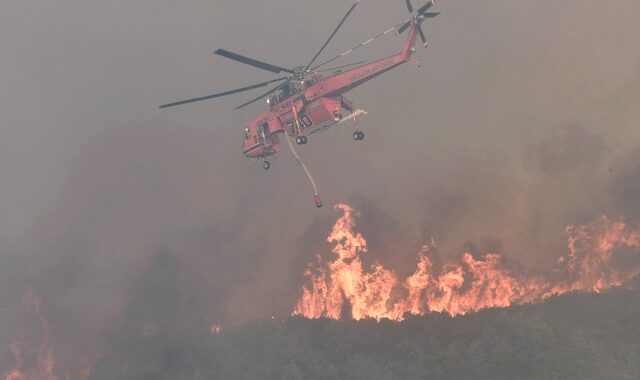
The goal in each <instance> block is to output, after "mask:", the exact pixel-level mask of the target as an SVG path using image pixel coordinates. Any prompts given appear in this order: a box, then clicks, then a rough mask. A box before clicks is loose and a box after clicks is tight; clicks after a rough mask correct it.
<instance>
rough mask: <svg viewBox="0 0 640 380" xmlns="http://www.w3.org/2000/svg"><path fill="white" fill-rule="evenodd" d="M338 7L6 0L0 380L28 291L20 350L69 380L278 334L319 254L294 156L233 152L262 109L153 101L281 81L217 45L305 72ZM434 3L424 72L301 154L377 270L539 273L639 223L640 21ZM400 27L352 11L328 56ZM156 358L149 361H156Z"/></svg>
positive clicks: (392, 8)
mask: <svg viewBox="0 0 640 380" xmlns="http://www.w3.org/2000/svg"><path fill="white" fill-rule="evenodd" d="M347 3H348V2H344V1H338V0H331V1H324V2H297V1H289V0H281V1H275V2H268V3H263V2H255V4H245V3H244V2H233V3H231V2H227V1H214V2H201V3H200V2H197V3H193V4H184V5H181V6H180V7H177V6H176V5H175V4H174V2H169V1H157V2H154V4H153V5H149V4H145V5H143V4H121V3H120V2H118V3H117V4H116V3H114V2H102V3H99V4H91V5H89V4H88V3H87V4H85V3H83V2H79V1H77V0H66V1H62V2H56V4H53V3H49V2H44V1H39V2H31V3H28V4H27V3H21V2H4V3H3V4H2V5H0V41H1V42H2V45H3V46H6V49H5V53H4V56H3V60H1V62H0V67H1V68H2V69H3V70H0V72H1V73H2V74H0V75H2V79H3V83H5V84H4V88H5V89H10V90H8V91H3V92H2V93H0V115H2V116H0V117H1V118H2V119H1V120H2V123H0V133H1V137H0V180H1V181H2V193H1V194H0V260H1V264H0V307H1V309H0V310H1V311H2V312H1V313H0V348H1V349H3V350H4V351H3V353H2V355H1V357H0V374H4V373H5V371H9V370H10V369H11V368H14V367H15V364H16V363H15V361H16V358H15V355H14V354H13V353H12V351H11V348H10V347H11V345H12V342H13V341H14V340H15V338H16V337H20V334H21V331H22V330H24V329H25V325H24V323H23V321H22V320H23V319H24V318H22V317H21V315H23V314H24V313H27V314H28V315H31V317H29V318H36V319H37V317H34V316H33V307H32V306H29V305H32V303H31V304H29V303H27V306H25V297H28V296H27V295H31V294H32V295H33V296H34V297H37V299H38V300H39V302H41V306H39V307H40V309H38V310H41V311H42V313H43V315H46V318H47V321H48V322H47V323H48V324H49V331H48V332H47V337H46V338H44V337H43V335H42V334H39V335H38V336H31V335H30V334H23V335H22V338H23V339H22V342H23V343H21V344H24V345H29V344H41V343H42V342H43V341H44V340H46V343H47V346H48V347H50V349H51V350H52V352H53V354H54V355H55V359H56V364H55V365H56V367H55V371H56V373H57V374H58V376H59V377H62V378H63V376H64V374H65V373H70V374H73V376H75V377H79V376H80V375H77V374H78V373H80V372H82V367H83V366H84V365H85V364H81V363H79V361H80V362H83V363H98V362H100V363H101V364H96V365H101V366H106V367H108V366H109V365H110V363H111V361H110V360H113V362H118V363H119V361H118V360H115V359H113V358H114V356H117V355H123V356H126V355H127V353H126V351H124V347H127V348H130V349H132V350H135V349H136V348H135V342H136V339H137V338H139V337H143V336H158V337H159V338H158V339H159V341H160V340H161V341H162V344H160V343H159V344H158V347H165V346H163V345H164V344H166V345H167V346H166V347H170V348H171V352H173V351H172V350H175V352H176V353H177V352H179V351H180V346H179V344H177V343H176V345H173V346H172V342H176V341H179V340H180V339H186V338H184V337H188V336H189V334H199V333H201V332H203V331H204V332H207V331H209V329H210V327H211V326H212V325H216V324H219V325H221V326H223V329H224V328H225V327H226V326H236V325H239V324H242V323H244V322H246V321H249V320H254V319H264V318H269V317H271V316H280V317H284V316H287V315H289V313H290V312H291V309H292V307H293V306H294V305H295V303H296V300H297V299H298V297H299V295H300V294H299V290H300V286H301V284H302V283H303V280H304V278H303V276H302V274H303V273H304V270H305V266H306V264H307V263H308V262H310V261H312V260H314V258H315V255H316V254H321V255H329V254H330V253H329V247H328V245H327V244H326V243H325V238H326V235H327V234H328V232H329V231H330V229H331V226H332V224H333V223H334V222H335V218H336V216H335V214H334V213H333V211H332V210H331V208H330V207H327V208H326V209H324V210H321V211H316V210H315V209H314V208H313V204H312V202H311V199H310V194H309V191H308V189H307V187H306V186H307V185H306V182H305V180H304V176H303V175H302V173H301V172H300V171H299V170H298V168H297V167H296V165H295V162H293V160H292V159H291V158H290V157H289V156H287V155H284V154H283V155H281V157H279V158H278V159H276V160H274V167H273V168H272V170H271V171H270V172H269V173H266V172H264V171H263V170H262V169H261V168H260V167H259V165H256V164H255V163H253V162H250V161H248V160H246V159H244V158H243V157H242V155H241V154H240V152H239V131H240V129H241V128H242V126H243V125H244V124H245V123H246V122H248V121H249V120H250V119H251V117H253V116H254V114H257V112H259V111H260V107H259V106H255V107H254V108H250V109H249V110H248V111H247V112H246V113H233V112H232V111H231V109H232V108H233V106H235V105H237V104H238V103H241V102H242V100H243V99H245V98H242V97H236V98H230V99H223V100H220V101H218V102H212V103H209V104H199V105H194V106H188V107H184V108H181V109H176V110H175V111H170V112H166V111H158V110H157V105H158V104H161V103H163V102H165V101H168V100H173V99H174V98H175V99H178V98H183V97H190V96H199V95H204V94H207V93H213V92H216V91H218V90H224V89H227V88H234V87H238V86H241V85H244V84H246V83H251V82H254V81H260V80H266V79H271V77H268V73H262V72H260V71H258V70H254V69H252V68H249V67H243V66H242V65H236V64H233V63H231V62H228V61H223V60H222V59H220V58H215V57H213V56H212V55H211V52H212V51H213V50H214V49H215V48H218V47H220V48H228V49H230V50H237V51H238V52H240V53H245V54H248V55H251V56H255V57H256V58H259V59H264V60H266V61H269V62H273V63H274V64H281V65H284V66H287V65H289V66H294V65H298V64H304V63H305V62H304V61H306V60H307V59H309V58H310V57H311V56H312V55H313V53H314V51H315V49H317V48H319V45H320V44H321V43H322V41H323V40H324V39H325V38H326V36H327V33H329V32H330V30H331V29H332V28H333V27H334V25H335V23H336V22H337V20H338V19H339V17H340V13H341V12H342V11H343V10H346V9H347V8H348V4H347ZM438 7H439V10H440V11H442V12H443V14H442V15H441V16H439V17H438V18H437V19H435V20H433V21H432V22H431V23H429V24H427V25H425V29H426V30H427V33H428V34H429V36H430V40H431V46H430V47H429V49H427V50H422V49H421V48H420V49H418V52H417V54H416V57H417V59H418V60H419V61H420V64H421V66H422V67H421V68H420V69H418V68H416V67H415V66H413V65H407V66H405V67H402V68H400V69H398V70H394V71H391V72H390V73H388V74H386V75H384V76H382V77H381V78H379V79H377V80H376V81H372V82H370V83H368V84H367V85H365V87H362V88H361V89H357V90H355V91H353V92H352V93H349V94H348V96H349V97H350V98H352V99H354V100H355V101H356V105H357V106H359V107H362V108H364V109H366V110H368V111H369V112H370V114H369V116H367V118H365V119H364V120H363V124H364V129H365V131H366V132H367V139H366V140H365V141H364V142H363V143H358V144H356V143H354V142H352V141H351V140H350V132H351V131H350V130H346V129H345V130H332V131H329V132H327V133H325V134H322V135H320V136H318V137H317V138H314V140H313V141H312V142H311V144H310V145H309V146H308V147H305V149H304V151H303V152H302V154H303V155H304V156H305V158H306V160H307V161H308V163H309V165H310V167H311V169H312V170H314V174H315V175H316V177H317V179H318V180H319V184H320V191H321V194H322V195H323V197H324V200H325V202H326V203H327V204H331V203H338V202H342V201H348V202H349V203H350V204H352V205H354V206H355V207H357V208H358V209H359V210H360V211H361V214H362V219H361V221H360V224H359V226H360V229H361V230H362V232H363V234H364V235H365V236H368V237H369V250H370V254H369V256H370V257H371V258H375V260H379V261H380V262H381V263H382V264H384V265H385V266H388V267H391V268H394V269H395V270H396V271H397V272H398V275H399V276H401V277H402V278H406V277H407V276H408V275H410V274H411V273H412V271H413V270H414V269H415V253H416V252H417V251H418V250H419V249H420V247H421V246H422V245H423V244H425V243H428V242H429V241H430V240H431V238H435V239H437V241H438V247H439V250H440V252H444V253H448V254H450V255H452V257H446V255H445V257H442V259H443V260H450V259H451V260H453V259H457V258H459V257H458V256H459V255H460V254H461V253H462V252H469V253H471V254H484V253H486V252H501V253H502V252H504V253H505V254H508V260H512V261H513V262H516V263H518V265H520V266H522V267H524V269H525V270H533V271H537V272H545V271H551V270H552V269H553V268H554V265H555V259H556V258H557V257H558V256H560V255H562V254H564V253H565V251H566V249H567V248H566V232H565V227H566V226H567V225H581V224H585V223H589V222H591V221H593V220H596V219H597V218H599V217H600V216H602V215H608V216H609V217H610V218H611V220H626V221H627V222H628V223H629V224H631V225H637V223H638V221H640V128H638V125H639V123H640V108H638V107H637V105H638V104H639V103H640V50H639V49H638V47H637V41H636V40H637V38H636V36H638V35H639V34H640V25H639V24H638V23H637V20H636V16H635V15H637V14H638V13H639V12H640V3H638V2H636V1H632V0H621V1H618V2H615V3H612V4H609V5H608V7H607V6H603V4H602V3H601V2H597V1H594V0H588V1H582V0H572V1H564V2H556V1H546V0H545V1H539V2H533V3H527V2H524V3H523V2H506V1H492V2H455V1H442V2H439V4H438ZM288 14H297V15H301V16H300V18H299V19H296V20H299V21H296V20H292V19H291V18H290V17H289V16H286V15H288ZM151 15H153V17H151ZM309 15H312V17H307V16H309ZM303 16H304V17H303ZM404 17H406V10H405V8H404V4H403V2H401V1H398V2H397V4H396V2H388V1H382V0H375V1H374V0H370V1H367V2H363V3H362V4H361V6H360V7H359V9H358V11H357V12H356V13H354V15H353V18H352V19H350V20H349V22H348V23H347V24H346V25H345V28H344V29H343V30H342V31H341V32H340V34H339V38H337V39H336V41H335V43H332V45H331V46H330V47H329V50H331V54H332V53H337V52H340V51H342V50H343V49H344V48H347V47H350V46H352V45H353V44H354V43H357V42H359V41H362V40H365V39H367V38H369V37H370V36H371V35H374V34H376V33H378V32H380V31H382V30H384V29H386V28H387V27H388V26H390V25H392V24H394V23H396V22H398V21H399V20H401V19H402V18H404ZM239 25H245V26H246V25H251V27H250V28H248V30H250V31H251V32H250V33H249V32H246V33H245V32H242V33H238V30H239ZM242 30H245V29H242ZM399 46H400V42H399V41H398V40H395V39H394V38H389V39H387V40H384V41H383V42H382V43H381V44H380V45H378V46H376V47H373V48H372V49H371V50H366V51H363V52H362V53H359V54H360V55H355V56H354V57H352V59H353V60H354V61H355V60H357V59H360V58H370V57H377V56H383V55H385V54H388V53H389V52H392V51H395V50H397V49H398V47H399ZM345 63H348V62H345ZM364 260H369V258H364ZM25 308H26V309H25ZM38 323H40V322H38V321H34V322H29V323H28V324H29V325H31V324H35V326H40V325H39V324H38ZM31 330H34V331H35V330H38V329H31ZM43 334H44V333H43ZM177 337H181V338H180V339H178V338H177ZM173 338H175V339H173ZM158 350H159V351H158V352H150V353H148V355H150V357H152V358H150V360H149V363H160V362H163V358H164V357H163V356H162V355H166V351H164V350H163V349H161V348H159V349H158ZM79 353H81V354H82V355H80V354H79ZM154 355H155V356H154ZM176 355H177V354H176ZM32 356H33V355H32ZM35 356H36V358H34V357H31V356H30V357H28V358H26V360H27V362H26V364H25V365H27V366H28V365H32V364H33V363H34V361H36V362H37V355H35ZM79 356H81V357H79ZM105 358H106V359H105ZM131 365H132V366H134V365H142V364H141V363H131ZM150 365H151V364H150ZM103 369H104V368H103Z"/></svg>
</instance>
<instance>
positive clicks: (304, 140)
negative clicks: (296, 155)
mask: <svg viewBox="0 0 640 380" xmlns="http://www.w3.org/2000/svg"><path fill="white" fill-rule="evenodd" d="M306 143H307V136H298V137H296V144H298V145H305V144H306Z"/></svg>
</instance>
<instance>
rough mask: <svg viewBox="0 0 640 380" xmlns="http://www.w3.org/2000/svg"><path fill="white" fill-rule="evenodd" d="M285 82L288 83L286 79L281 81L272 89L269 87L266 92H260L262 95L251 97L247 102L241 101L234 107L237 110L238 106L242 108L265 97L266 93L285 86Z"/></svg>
mask: <svg viewBox="0 0 640 380" xmlns="http://www.w3.org/2000/svg"><path fill="white" fill-rule="evenodd" d="M287 84H289V81H286V82H284V83H282V84H280V85H278V86H277V87H274V88H272V89H271V90H269V91H268V92H265V93H264V94H262V95H260V96H257V97H255V98H253V99H251V100H249V101H248V102H246V103H243V104H241V105H239V106H237V107H236V108H235V109H237V110H239V109H240V108H243V107H245V106H248V105H249V104H251V103H254V102H257V101H258V100H260V99H262V98H264V97H266V96H267V95H269V94H271V93H272V92H275V91H278V90H279V89H281V88H282V87H284V86H286V85H287Z"/></svg>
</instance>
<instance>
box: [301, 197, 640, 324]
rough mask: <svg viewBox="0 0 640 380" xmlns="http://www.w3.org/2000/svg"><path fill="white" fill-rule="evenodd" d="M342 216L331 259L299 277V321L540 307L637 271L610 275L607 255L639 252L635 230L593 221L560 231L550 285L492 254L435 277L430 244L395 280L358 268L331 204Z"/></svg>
mask: <svg viewBox="0 0 640 380" xmlns="http://www.w3.org/2000/svg"><path fill="white" fill-rule="evenodd" d="M335 209H336V210H339V211H342V216H341V217H340V218H339V219H338V221H337V222H336V224H335V225H334V227H333V229H332V231H331V233H330V234H329V236H328V238H327V241H328V242H329V243H331V244H333V248H332V250H331V252H332V253H333V254H335V258H334V259H333V260H332V261H330V262H328V263H326V264H323V263H322V261H321V258H320V256H317V260H316V262H314V263H310V264H309V265H308V268H307V270H306V271H305V273H304V276H305V278H306V281H307V283H306V285H305V286H304V287H303V289H302V295H301V296H300V299H299V300H298V303H297V305H296V307H295V310H294V314H295V315H302V316H305V317H307V318H322V317H326V318H333V319H340V318H341V317H342V316H343V315H346V316H348V317H350V318H353V319H356V320H359V319H363V318H374V319H382V318H388V319H392V320H396V321H400V320H402V319H403V318H404V315H405V314H406V313H409V314H414V315H423V314H425V313H429V312H445V313H448V314H450V315H452V316H455V315H461V314H466V313H469V312H472V311H477V310H480V309H484V308H489V307H508V306H510V305H514V304H523V303H531V302H540V301H542V300H544V299H546V298H549V297H551V296H553V295H560V294H564V293H567V292H572V291H583V292H600V291H603V290H606V289H609V288H611V287H616V286H621V285H623V284H625V283H626V282H628V281H629V280H631V279H632V278H634V277H636V276H637V275H639V274H640V265H636V266H634V267H631V268H626V269H624V270H615V269H613V268H612V267H611V265H610V262H611V258H612V256H613V254H614V251H615V250H616V249H619V248H632V249H634V250H635V251H639V252H640V228H639V229H637V230H630V229H629V228H627V226H626V225H625V224H624V223H621V222H617V223H613V222H611V221H609V219H608V218H606V217H602V218H600V219H598V220H596V221H595V222H592V223H590V224H587V225H582V226H570V227H568V228H567V233H568V235H569V238H568V253H567V254H566V255H565V256H562V257H561V258H560V259H559V260H558V263H557V268H556V272H557V273H556V276H553V277H557V278H559V279H560V278H562V279H563V280H553V279H551V278H549V277H545V276H527V275H524V274H521V273H518V272H516V271H514V270H512V269H509V268H508V267H507V266H506V265H505V264H504V261H503V259H502V257H501V256H500V255H499V254H495V253H489V254H486V255H485V256H484V257H482V258H479V259H476V258H474V257H473V256H472V255H471V254H469V253H465V254H463V256H462V258H461V262H460V263H450V264H447V265H445V266H444V267H443V269H442V270H440V271H439V272H436V271H435V270H434V266H433V262H432V260H431V257H430V255H431V251H432V249H433V248H434V247H435V242H433V241H432V242H431V243H430V244H429V245H425V246H424V247H423V248H422V249H421V251H420V252H419V254H418V262H417V267H416V270H415V272H414V273H413V274H412V275H410V276H409V277H408V278H407V279H405V280H404V281H403V282H399V280H398V277H397V276H396V274H395V272H393V271H392V270H389V269H386V268H385V267H384V266H382V265H381V264H380V263H375V264H373V265H372V266H371V268H368V269H365V268H363V263H362V260H361V255H362V254H365V253H366V252H367V242H366V240H365V239H364V237H363V236H362V235H361V234H360V233H357V232H355V231H354V228H355V225H356V224H355V217H356V216H357V215H358V214H357V211H355V210H354V209H353V208H351V207H349V206H348V205H345V204H340V205H336V206H335Z"/></svg>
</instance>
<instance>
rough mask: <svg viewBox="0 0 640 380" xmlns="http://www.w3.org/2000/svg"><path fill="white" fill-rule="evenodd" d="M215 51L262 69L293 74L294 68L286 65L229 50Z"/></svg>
mask: <svg viewBox="0 0 640 380" xmlns="http://www.w3.org/2000/svg"><path fill="white" fill-rule="evenodd" d="M214 53H215V54H217V55H220V56H223V57H225V58H229V59H232V60H234V61H238V62H241V63H244V64H247V65H250V66H254V67H257V68H259V69H262V70H267V71H271V72H272V73H276V74H280V73H281V72H283V71H284V72H285V73H289V74H293V70H289V69H285V68H284V67H280V66H275V65H271V64H268V63H265V62H262V61H258V60H257V59H253V58H249V57H245V56H243V55H240V54H236V53H233V52H230V51H228V50H224V49H218V50H216V51H215V52H214Z"/></svg>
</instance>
